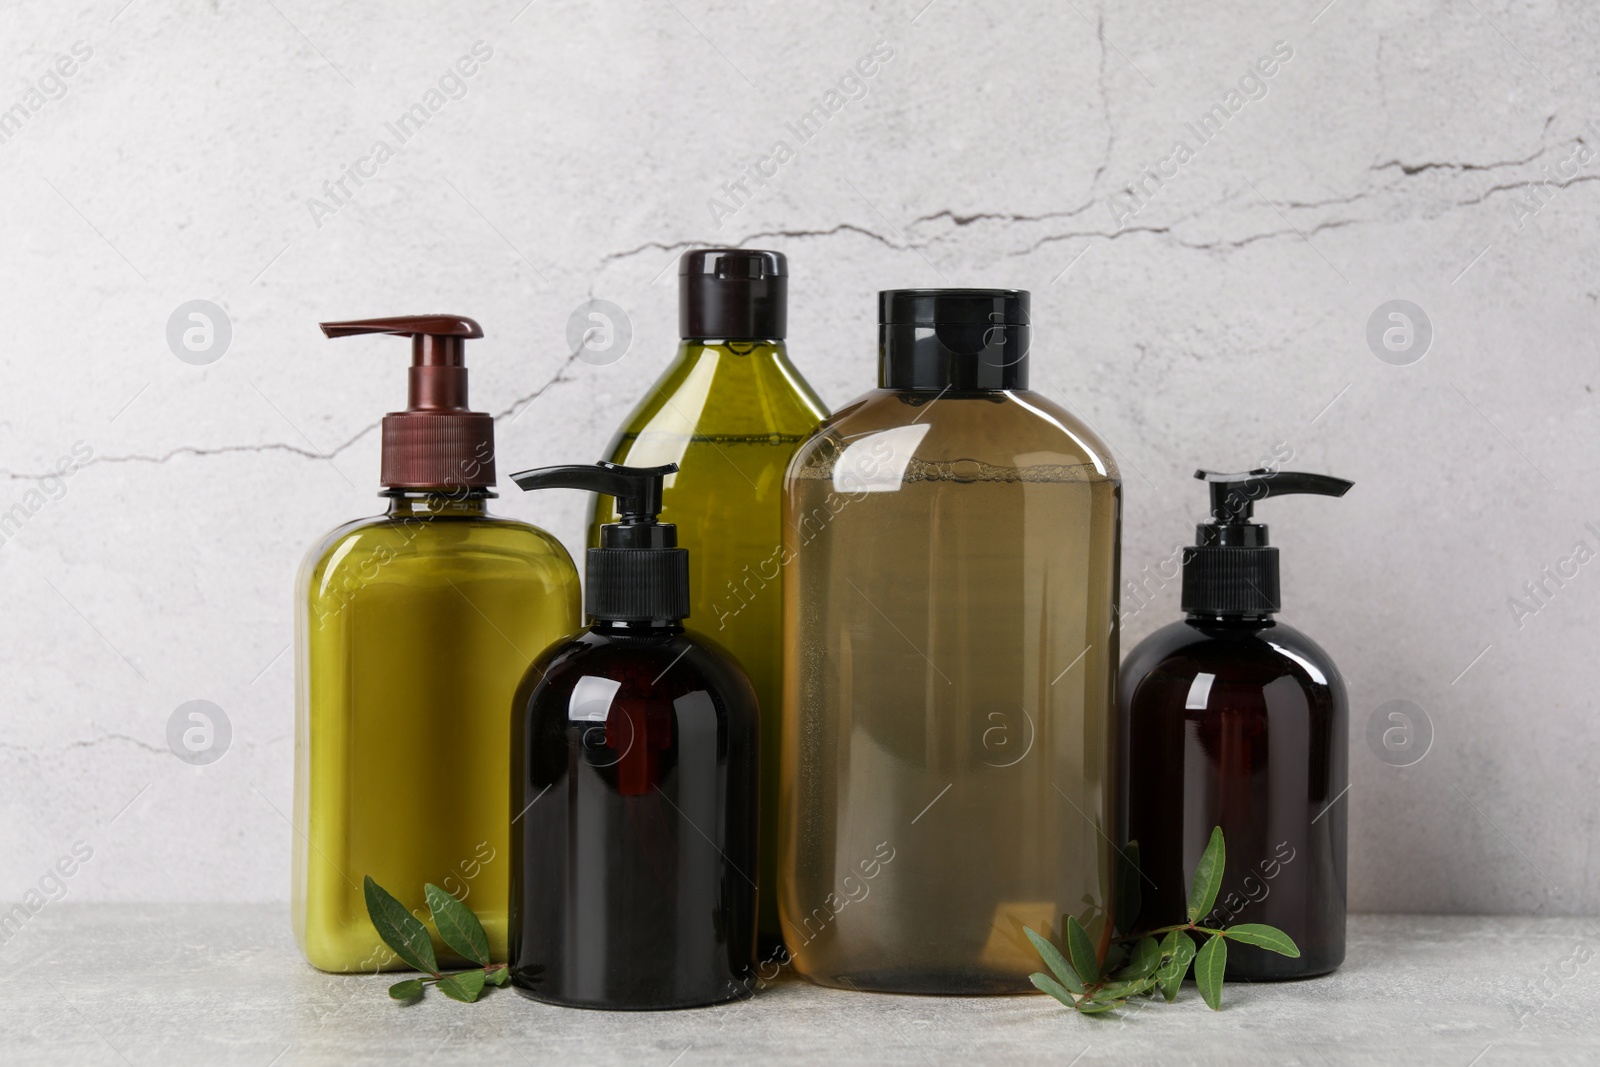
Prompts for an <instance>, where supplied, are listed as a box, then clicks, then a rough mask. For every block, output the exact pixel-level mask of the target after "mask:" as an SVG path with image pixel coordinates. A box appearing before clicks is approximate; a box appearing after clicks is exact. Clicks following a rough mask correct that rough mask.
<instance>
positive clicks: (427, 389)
mask: <svg viewBox="0 0 1600 1067" xmlns="http://www.w3.org/2000/svg"><path fill="white" fill-rule="evenodd" d="M322 328H323V332H324V333H326V334H327V335H328V336H329V337H344V336H348V335H351V334H363V333H389V334H400V335H406V336H410V337H411V338H412V366H411V372H410V375H411V377H410V405H409V407H408V409H407V410H406V411H404V412H397V413H394V414H390V415H387V416H385V417H384V420H383V484H384V486H385V487H386V488H385V492H384V494H383V495H384V496H386V497H388V499H389V509H388V511H387V513H386V514H383V515H380V516H377V517H375V518H370V519H361V520H358V521H356V522H352V523H347V524H346V525H344V526H341V527H339V528H338V529H336V530H334V531H333V532H332V533H330V534H328V535H327V536H326V537H324V538H323V539H322V540H321V541H319V542H318V543H317V544H316V545H315V546H313V548H312V549H311V551H310V553H309V554H308V555H307V556H306V560H305V564H304V565H303V566H302V567H301V570H300V576H299V580H298V582H297V585H296V592H295V600H296V604H295V609H296V610H295V630H296V640H297V644H298V652H297V657H298V658H297V663H296V675H297V683H296V690H297V692H296V697H297V705H298V706H297V713H296V723H295V795H294V827H295V840H294V845H295V852H294V883H293V889H292V893H291V897H292V902H293V906H292V916H293V924H294V933H295V939H296V940H297V941H298V942H299V945H300V950H301V951H302V952H303V953H304V954H305V957H306V959H307V960H309V961H310V962H311V963H312V964H313V965H315V966H317V967H320V968H321V969H323V970H325V971H375V970H384V969H387V968H389V967H392V966H397V965H400V964H399V961H398V960H397V959H396V958H395V956H394V954H393V953H391V952H389V950H388V949H386V948H385V947H384V945H383V944H382V942H380V941H379V939H378V935H377V932H376V931H375V930H374V929H373V927H372V923H371V922H370V921H369V920H368V917H367V911H366V904H365V900H364V894H363V882H364V879H366V878H367V877H369V876H370V877H371V878H372V879H373V880H374V881H376V882H377V883H378V884H379V885H381V886H383V887H384V888H385V889H387V890H389V892H391V893H393V894H394V895H395V896H396V897H398V898H399V899H400V900H401V901H402V902H403V903H404V904H405V905H406V906H407V907H408V908H410V909H412V910H413V911H415V912H418V913H422V914H425V912H422V911H421V909H422V908H423V907H424V898H423V885H424V884H425V883H427V882H432V883H434V884H435V885H438V886H441V887H442V888H444V889H445V890H446V891H447V892H449V893H452V894H454V895H455V896H456V897H458V898H459V899H461V900H463V901H465V902H466V904H467V906H468V907H470V908H471V909H472V910H473V911H475V912H476V913H477V914H478V917H479V918H480V919H482V920H483V925H484V928H485V931H486V932H487V933H488V935H489V945H490V954H491V957H492V958H493V959H496V960H502V959H505V958H506V957H505V951H506V902H507V899H508V894H509V883H510V866H511V858H510V848H509V845H510V825H511V818H512V813H511V810H510V808H511V799H510V787H509V782H510V768H511V760H510V744H511V717H510V708H511V698H512V697H513V695H515V693H516V689H517V683H518V682H519V681H520V680H521V677H522V674H523V672H524V671H525V670H526V669H527V665H528V663H529V662H530V661H531V660H532V659H533V658H534V657H536V656H537V655H539V653H540V652H542V651H543V650H544V649H545V647H546V646H548V645H550V644H551V643H553V642H554V641H555V640H556V639H557V638H560V637H563V636H565V635H566V634H568V633H570V632H572V631H574V630H576V629H577V628H578V573H577V571H576V570H575V569H574V568H573V565H572V560H571V558H570V557H569V556H568V555H567V552H566V549H564V548H563V547H562V546H561V543H560V542H559V541H557V540H556V539H555V538H554V537H552V536H551V535H550V534H548V533H545V532H544V531H543V530H540V529H537V528H536V527H533V526H529V525H527V524H526V523H521V522H514V521H510V520H507V519H501V518H496V517H495V516H493V515H490V514H489V512H488V510H487V506H486V505H487V502H488V497H489V496H490V495H492V487H493V486H494V484H495V469H494V420H493V419H492V418H490V416H488V415H485V414H481V413H478V412H473V411H469V410H467V369H466V366H465V359H464V354H463V353H464V347H465V345H464V341H465V339H467V338H472V337H482V336H483V331H482V330H480V329H479V328H478V324H477V323H475V322H473V321H472V320H471V319H466V318H460V317H458V316H451V315H435V316H418V317H409V318H397V319H373V320H367V321H363V322H346V323H325V324H323V327H322ZM435 948H436V951H437V953H438V956H439V959H440V960H441V961H442V962H445V961H452V960H455V959H456V957H455V954H454V953H452V952H450V951H449V950H448V949H447V948H446V947H445V946H444V945H443V944H442V943H440V942H438V941H437V939H436V941H435Z"/></svg>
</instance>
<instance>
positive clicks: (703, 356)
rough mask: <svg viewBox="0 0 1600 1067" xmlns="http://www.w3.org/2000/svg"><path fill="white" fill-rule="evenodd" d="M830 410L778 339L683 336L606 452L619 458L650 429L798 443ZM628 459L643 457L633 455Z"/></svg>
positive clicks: (662, 433)
mask: <svg viewBox="0 0 1600 1067" xmlns="http://www.w3.org/2000/svg"><path fill="white" fill-rule="evenodd" d="M827 413H828V409H827V406H826V405H825V404H824V403H823V402H822V399H821V398H820V397H818V396H817V394H816V392H815V391H813V390H812V388H811V386H810V384H809V383H807V382H806V380H805V378H804V377H803V376H802V375H801V374H800V372H799V371H798V370H797V369H796V368H795V366H794V364H793V363H792V362H790V360H789V357H788V353H787V350H786V348H785V347H784V346H783V345H782V344H781V343H769V342H752V343H749V344H745V343H739V342H725V343H720V344H705V343H701V342H693V341H685V342H684V343H683V344H682V346H680V348H679V350H678V353H677V356H676V357H675V358H674V359H673V361H672V362H671V363H670V364H669V365H668V366H667V368H666V370H664V371H663V372H662V373H661V375H660V377H658V378H657V379H656V381H655V383H654V385H653V386H652V387H651V388H650V390H649V391H648V392H647V393H646V394H645V395H644V397H643V398H642V399H640V401H639V403H638V404H637V405H635V407H634V409H633V411H632V412H631V413H630V414H629V415H628V418H627V420H626V421H625V422H624V423H623V425H622V428H621V429H620V430H619V431H618V434H617V437H616V439H615V440H614V441H613V442H612V447H611V449H610V452H611V455H612V458H613V460H615V461H618V462H620V461H622V460H623V459H627V458H628V457H629V455H630V453H632V452H634V451H635V450H636V449H637V448H638V447H639V443H640V441H641V439H646V440H647V439H648V438H649V437H650V436H664V437H668V438H673V439H681V438H683V437H686V436H688V437H710V438H724V437H726V438H733V439H738V438H744V437H756V438H762V437H767V436H771V435H774V434H776V435H779V436H780V437H782V436H789V437H792V438H793V441H794V443H798V442H799V441H801V440H803V439H804V438H805V437H806V436H807V435H809V434H810V433H811V432H812V431H813V430H815V429H816V427H817V425H818V424H819V423H820V422H821V421H822V420H823V418H825V417H826V416H827ZM631 461H632V462H635V463H641V464H642V463H644V462H645V460H644V459H643V458H640V457H638V456H634V457H633V458H632V460H631Z"/></svg>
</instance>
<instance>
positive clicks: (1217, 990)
mask: <svg viewBox="0 0 1600 1067" xmlns="http://www.w3.org/2000/svg"><path fill="white" fill-rule="evenodd" d="M1227 969H1228V942H1227V941H1226V940H1224V939H1223V938H1220V937H1212V938H1208V939H1207V940H1206V943H1205V944H1204V945H1202V946H1201V947H1200V951H1199V953H1198V954H1197V955H1196V956H1195V958H1194V982H1195V985H1197V986H1199V987H1200V995H1201V996H1202V997H1205V998H1206V1003H1207V1004H1209V1005H1210V1006H1211V1010H1212V1011H1221V1010H1222V973H1223V972H1224V971H1226V970H1227Z"/></svg>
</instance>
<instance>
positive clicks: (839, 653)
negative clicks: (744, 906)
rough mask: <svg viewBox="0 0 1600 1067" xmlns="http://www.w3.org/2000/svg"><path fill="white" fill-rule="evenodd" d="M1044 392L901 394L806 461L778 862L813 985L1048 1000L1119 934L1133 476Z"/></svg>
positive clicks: (795, 552)
mask: <svg viewBox="0 0 1600 1067" xmlns="http://www.w3.org/2000/svg"><path fill="white" fill-rule="evenodd" d="M1107 457H1108V452H1107V450H1106V449H1105V446H1104V445H1102V444H1100V442H1098V441H1097V440H1096V439H1095V437H1094V435H1093V434H1092V433H1091V432H1090V431H1089V430H1088V429H1087V428H1086V427H1085V426H1084V425H1083V424H1082V423H1080V422H1079V421H1078V420H1077V419H1075V418H1074V417H1073V416H1072V415H1070V414H1069V413H1067V412H1066V411H1064V410H1063V409H1061V408H1059V407H1058V406H1056V405H1055V404H1053V403H1051V402H1050V401H1049V400H1047V399H1045V398H1044V397H1042V396H1040V395H1039V394H1036V393H1031V392H1028V391H1027V390H1015V391H995V392H987V393H968V394H963V393H959V392H956V391H949V392H946V393H945V394H943V395H942V396H938V395H936V394H935V393H933V392H927V393H921V392H896V391H893V390H887V389H880V390H877V391H875V392H872V393H869V394H867V395H866V396H865V397H863V398H862V399H861V400H859V401H858V402H856V403H854V404H852V405H850V406H848V407H846V408H845V409H843V410H842V411H840V412H839V413H838V414H837V415H835V416H834V417H833V418H832V419H830V420H829V422H828V423H827V424H825V427H824V429H823V430H822V431H821V433H819V435H818V436H817V437H815V438H813V439H812V441H811V442H809V443H808V444H807V445H805V446H804V447H803V448H802V449H801V451H800V452H799V453H798V454H797V456H796V460H795V463H794V465H793V466H791V468H790V475H789V479H788V500H787V507H786V510H785V519H786V523H785V526H786V529H785V538H786V540H785V548H786V555H787V556H788V557H789V558H790V559H791V561H792V562H791V563H790V568H791V569H790V572H789V575H788V580H787V582H786V585H785V605H786V612H787V618H786V625H787V632H788V633H789V634H790V635H791V636H790V639H789V641H788V644H787V647H786V650H785V652H786V657H787V658H786V660H785V675H784V680H785V685H786V700H787V706H786V714H785V720H784V729H785V736H784V748H783V772H784V774H783V790H782V800H781V803H782V807H783V810H782V812H781V818H780V823H781V828H782V833H783V835H784V836H783V842H782V849H783V855H782V864H783V869H784V870H785V871H786V872H788V877H787V879H786V880H784V881H782V882H780V892H781V896H780V905H781V911H782V916H783V920H784V936H785V938H786V939H787V941H788V945H789V948H790V950H791V952H792V953H793V955H794V959H795V966H796V968H797V969H798V970H799V971H800V973H801V974H803V975H805V976H806V977H808V978H810V979H812V980H813V981H817V982H820V983H822V984H825V985H831V986H837V987H840V988H846V989H865V990H881V991H893V992H911V993H949V994H972V993H1011V992H1020V991H1026V990H1029V989H1032V986H1031V984H1030V983H1029V980H1028V975H1029V974H1030V973H1032V972H1033V971H1036V970H1038V969H1039V963H1038V955H1037V953H1036V952H1034V951H1033V949H1032V947H1031V946H1030V945H1029V943H1028V941H1027V940H1026V938H1025V935H1024V934H1023V932H1022V931H1023V927H1025V926H1026V927H1029V928H1031V929H1034V930H1036V931H1042V932H1045V933H1047V934H1048V933H1051V932H1053V931H1057V930H1059V929H1060V927H1061V923H1062V921H1063V920H1062V916H1063V914H1072V915H1076V916H1077V917H1078V918H1079V919H1081V920H1083V921H1084V922H1085V923H1086V924H1087V925H1088V926H1089V927H1090V929H1091V932H1092V933H1093V934H1094V935H1095V936H1099V935H1100V934H1101V933H1103V932H1104V931H1105V919H1106V911H1105V908H1106V907H1107V902H1108V900H1109V895H1110V893H1109V890H1110V879H1111V872H1112V864H1111V859H1112V851H1111V845H1110V837H1111V835H1112V834H1113V833H1114V828H1115V825H1116V818H1115V815H1114V808H1113V806H1112V802H1113V797H1112V780H1111V769H1112V748H1111V744H1112V742H1111V733H1110V732H1111V727H1112V720H1113V715H1114V711H1113V706H1112V685H1113V681H1114V678H1115V670H1116V663H1117V658H1118V656H1117V631H1116V624H1115V604H1116V588H1117V552H1116V545H1117V538H1118V514H1119V506H1120V493H1121V490H1120V483H1119V479H1118V476H1117V473H1116V468H1115V466H1114V465H1113V464H1112V463H1111V462H1110V461H1109V459H1108V458H1107Z"/></svg>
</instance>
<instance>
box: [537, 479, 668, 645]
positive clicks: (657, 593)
mask: <svg viewBox="0 0 1600 1067" xmlns="http://www.w3.org/2000/svg"><path fill="white" fill-rule="evenodd" d="M677 471H678V465H677V464H676V463H668V464H667V465H666V466H663V467H624V466H622V465H621V464H618V463H604V462H602V463H593V464H583V465H576V466H565V467H539V468H537V469H535V470H526V471H521V472H520V473H517V474H513V475H512V476H511V480H512V481H514V482H516V483H517V485H518V486H520V487H521V488H523V489H528V490H531V489H585V490H588V491H589V492H591V493H602V494H604V495H606V496H611V497H615V498H616V501H617V511H618V512H619V513H620V515H621V517H622V521H621V522H611V523H606V524H605V525H603V526H601V527H600V547H599V548H591V549H589V551H588V553H587V556H586V561H585V570H586V572H587V573H586V578H587V580H586V581H585V582H584V586H585V591H584V603H583V607H584V611H585V612H587V613H588V614H589V616H590V617H591V618H594V619H602V620H606V621H611V622H677V621H678V620H680V619H685V618H687V617H688V616H689V553H688V551H687V550H686V549H682V548H679V547H678V528H677V527H676V526H674V525H673V524H672V523H670V522H658V521H656V516H658V515H660V514H661V487H662V481H663V479H665V478H666V476H667V475H669V474H676V473H677Z"/></svg>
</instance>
